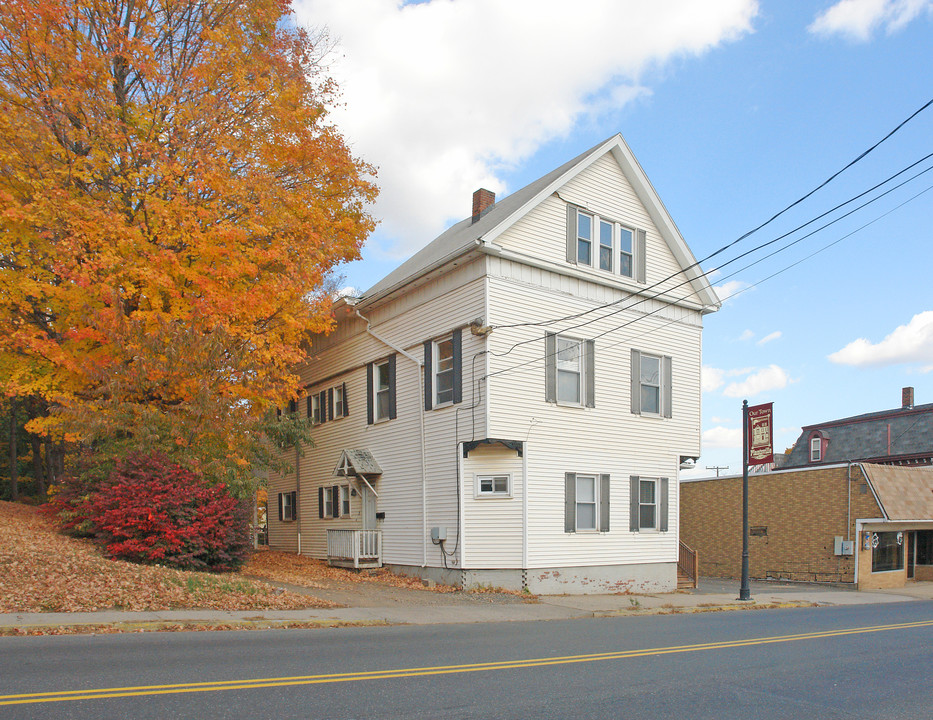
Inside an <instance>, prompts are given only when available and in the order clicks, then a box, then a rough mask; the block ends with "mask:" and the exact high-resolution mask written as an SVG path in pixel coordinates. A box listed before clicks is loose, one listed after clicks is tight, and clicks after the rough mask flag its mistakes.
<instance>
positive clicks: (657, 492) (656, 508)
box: [638, 477, 661, 533]
mask: <svg viewBox="0 0 933 720" xmlns="http://www.w3.org/2000/svg"><path fill="white" fill-rule="evenodd" d="M658 481H659V478H646V477H639V478H638V532H641V533H657V532H661V531H660V530H659V529H658V526H659V525H660V520H661V517H660V515H661V503H660V493H661V483H660V482H658ZM642 483H651V484H652V485H654V502H653V503H643V502H642V501H641V485H642ZM642 505H644V506H648V505H652V506H654V526H653V527H643V526H642V524H641V508H642Z"/></svg>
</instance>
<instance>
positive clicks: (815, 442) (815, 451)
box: [810, 435, 823, 462]
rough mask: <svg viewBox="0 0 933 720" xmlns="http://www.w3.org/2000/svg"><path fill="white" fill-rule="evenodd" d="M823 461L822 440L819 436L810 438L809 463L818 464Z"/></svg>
mask: <svg viewBox="0 0 933 720" xmlns="http://www.w3.org/2000/svg"><path fill="white" fill-rule="evenodd" d="M822 459H823V440H822V438H820V436H819V435H815V436H813V437H812V438H810V462H819V461H820V460H822Z"/></svg>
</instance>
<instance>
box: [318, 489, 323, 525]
mask: <svg viewBox="0 0 933 720" xmlns="http://www.w3.org/2000/svg"><path fill="white" fill-rule="evenodd" d="M317 516H318V517H319V518H323V517H324V488H322V487H319V488H318V489H317Z"/></svg>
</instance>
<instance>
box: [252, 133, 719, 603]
mask: <svg viewBox="0 0 933 720" xmlns="http://www.w3.org/2000/svg"><path fill="white" fill-rule="evenodd" d="M718 307H719V300H718V299H717V297H716V295H715V293H714V292H713V290H712V288H711V286H710V284H709V283H708V282H707V280H706V278H705V277H704V276H703V275H702V273H701V271H700V270H699V268H697V267H696V262H695V259H694V256H693V255H692V253H691V251H690V250H689V248H688V247H687V245H686V243H685V242H684V240H683V238H682V237H681V235H680V232H679V231H678V230H677V227H676V226H675V225H674V222H673V221H672V220H671V218H670V216H669V215H668V213H667V211H666V209H665V208H664V206H663V204H662V203H661V200H660V198H659V197H658V196H657V194H656V192H655V190H654V188H653V187H652V186H651V184H650V182H649V181H648V178H647V177H646V176H645V173H644V171H643V170H642V169H641V167H640V166H639V164H638V162H637V161H636V159H635V157H634V156H633V155H632V152H631V150H630V149H629V147H628V145H626V143H625V141H624V140H623V139H622V137H621V136H620V135H616V136H614V137H612V138H610V139H608V140H606V141H605V142H603V143H600V144H599V145H597V146H596V147H594V148H592V149H590V150H588V151H587V152H585V153H583V154H582V155H580V156H579V157H577V158H574V159H573V160H571V161H570V162H568V163H566V164H565V165H563V166H561V167H559V168H557V169H556V170H554V171H553V172H551V173H549V174H548V175H546V176H544V177H542V178H540V179H539V180H537V181H535V182H533V183H532V184H531V185H529V186H528V187H526V188H523V189H522V190H519V191H517V192H515V193H513V194H511V195H509V196H507V197H506V198H504V199H503V200H501V201H500V202H498V203H496V202H495V197H494V195H493V194H492V193H490V192H489V191H487V190H479V191H477V192H476V193H475V194H474V198H473V215H472V217H470V218H467V219H466V220H463V221H461V222H460V223H458V224H456V225H454V226H453V227H451V228H450V229H448V230H447V231H446V232H444V233H443V234H442V235H441V236H440V237H438V238H437V239H435V240H434V241H433V242H431V243H430V244H428V245H427V246H426V247H425V248H423V249H422V250H421V251H420V252H418V253H416V254H415V255H414V256H413V257H411V258H410V259H409V260H408V261H406V262H405V263H403V264H402V265H401V266H400V267H399V268H397V269H396V270H395V271H394V272H392V273H391V274H389V275H388V276H387V277H386V278H384V279H383V280H382V281H380V282H379V283H377V284H376V285H375V286H374V287H372V288H370V289H369V290H368V291H367V292H365V293H364V294H363V296H362V297H360V298H357V299H342V300H340V301H338V302H337V303H336V305H335V307H334V313H335V317H336V320H337V322H336V329H335V330H334V331H333V332H332V333H331V334H330V335H327V336H322V337H317V336H315V337H313V338H312V339H311V346H310V347H311V350H310V356H309V359H308V362H307V365H306V366H304V367H303V368H302V370H301V373H302V379H303V382H304V383H305V384H306V387H307V391H308V396H307V398H306V400H304V399H303V400H302V401H301V402H300V403H299V404H298V409H297V411H298V412H307V413H308V414H309V416H310V417H312V418H313V420H314V421H315V423H316V425H315V427H314V429H313V437H314V446H313V447H309V448H305V449H304V454H303V456H302V457H300V458H298V453H297V452H296V459H297V463H296V465H297V466H296V470H295V472H292V473H291V474H289V475H287V476H281V477H277V476H273V477H272V478H271V479H270V485H269V500H270V512H269V544H270V546H271V547H272V548H276V549H281V550H288V551H292V552H299V553H303V554H307V555H310V556H312V557H316V558H329V559H330V560H331V561H332V562H334V563H339V564H348V565H354V566H366V565H378V564H385V565H387V566H390V567H392V568H393V569H395V570H398V571H401V572H408V573H412V574H417V575H421V576H423V577H431V578H434V579H437V580H440V581H444V582H448V583H452V584H461V585H463V586H467V587H468V586H474V585H494V586H501V587H510V588H515V589H521V588H527V589H528V590H530V591H531V592H577V593H579V592H617V591H625V590H632V591H664V590H671V589H672V588H674V587H675V586H676V583H677V562H678V551H679V541H678V516H677V513H678V506H679V502H678V473H679V469H680V466H681V464H682V463H683V462H685V461H687V459H688V458H693V459H695V458H697V457H698V456H699V454H700V365H701V332H702V319H703V315H704V314H706V313H709V312H713V311H715V310H717V309H718ZM276 502H277V503H278V510H276V507H275V503H276Z"/></svg>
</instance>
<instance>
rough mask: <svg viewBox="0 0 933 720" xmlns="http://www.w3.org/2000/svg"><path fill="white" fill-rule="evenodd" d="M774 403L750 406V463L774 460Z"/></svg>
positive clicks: (758, 463)
mask: <svg viewBox="0 0 933 720" xmlns="http://www.w3.org/2000/svg"><path fill="white" fill-rule="evenodd" d="M773 404H774V403H765V404H764V405H754V406H752V407H749V408H748V464H749V465H765V464H767V463H772V462H774V431H773V428H772V422H771V421H772V415H773V408H772V406H773Z"/></svg>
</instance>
